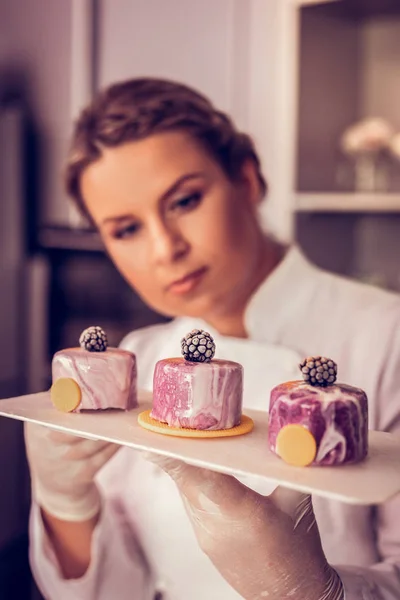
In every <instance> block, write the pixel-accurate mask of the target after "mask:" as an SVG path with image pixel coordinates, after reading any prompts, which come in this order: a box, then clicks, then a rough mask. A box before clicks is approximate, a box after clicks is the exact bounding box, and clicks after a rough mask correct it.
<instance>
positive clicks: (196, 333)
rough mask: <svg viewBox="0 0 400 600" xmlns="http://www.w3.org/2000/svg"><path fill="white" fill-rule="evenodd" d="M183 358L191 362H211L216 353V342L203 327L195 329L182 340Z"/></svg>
mask: <svg viewBox="0 0 400 600" xmlns="http://www.w3.org/2000/svg"><path fill="white" fill-rule="evenodd" d="M181 347H182V355H183V358H184V359H185V360H187V361H189V362H210V360H211V359H212V358H213V356H214V354H215V343H214V340H213V338H212V337H211V335H210V334H209V333H208V332H207V331H203V329H193V331H191V332H190V333H188V334H187V335H185V337H184V338H182V340H181Z"/></svg>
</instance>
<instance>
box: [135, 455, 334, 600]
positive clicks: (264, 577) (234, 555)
mask: <svg viewBox="0 0 400 600" xmlns="http://www.w3.org/2000/svg"><path fill="white" fill-rule="evenodd" d="M146 458H147V459H148V460H150V461H151V462H153V463H155V464H158V465H159V466H160V467H161V468H162V469H163V470H164V471H165V472H166V473H168V474H169V475H170V476H171V477H172V479H173V480H174V481H175V483H176V485H177V486H178V489H179V491H180V493H181V496H182V498H183V501H184V504H185V507H186V510H187V512H188V515H189V517H190V520H191V522H192V525H193V527H194V531H195V533H196V536H197V540H198V542H199V545H200V547H201V548H202V550H203V551H204V552H205V553H206V554H207V556H208V557H209V558H210V560H211V561H212V562H213V564H214V565H215V566H216V568H217V569H218V571H219V572H220V573H221V575H222V576H223V577H224V578H225V580H226V581H227V582H228V583H229V584H230V585H231V586H232V587H233V588H234V589H235V590H236V591H237V592H238V593H239V594H241V596H243V598H245V599H246V600H262V599H263V598H268V600H284V599H285V598H288V599H290V600H293V599H294V598H296V599H298V600H300V599H301V600H303V599H304V600H305V599H307V600H342V598H343V595H344V594H343V589H342V583H341V581H340V579H339V576H338V575H337V573H336V571H335V570H334V569H333V568H332V567H330V565H329V564H328V562H327V560H326V558H325V556H324V553H323V550H322V546H321V541H320V536H319V532H318V528H317V524H316V521H315V517H314V512H313V509H312V504H311V497H310V496H307V495H304V494H301V493H298V492H293V491H291V490H287V489H284V488H281V487H278V488H277V489H276V490H275V491H274V492H273V493H272V494H271V495H270V496H262V495H260V494H258V493H256V492H254V491H253V490H251V489H250V488H248V487H246V486H245V485H243V484H242V483H240V482H239V481H238V480H237V479H235V478H234V477H231V476H228V475H222V474H221V473H215V472H213V471H208V470H205V469H200V468H197V467H192V466H190V465H187V464H185V463H183V462H180V461H177V460H174V459H170V458H164V457H160V456H156V455H154V454H150V455H146Z"/></svg>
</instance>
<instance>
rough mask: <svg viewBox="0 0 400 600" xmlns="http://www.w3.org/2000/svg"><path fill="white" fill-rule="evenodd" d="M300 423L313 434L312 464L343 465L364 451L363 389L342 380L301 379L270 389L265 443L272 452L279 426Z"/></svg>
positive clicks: (365, 416)
mask: <svg viewBox="0 0 400 600" xmlns="http://www.w3.org/2000/svg"><path fill="white" fill-rule="evenodd" d="M289 424H300V425H304V427H306V428H307V429H308V430H309V431H310V432H311V433H312V434H313V436H314V438H315V441H316V444H317V454H316V457H315V460H314V461H313V463H312V464H314V465H343V464H346V463H355V462H359V461H361V460H363V459H364V458H365V457H366V455H367V452H368V401H367V396H366V394H365V393H364V392H363V390H361V389H359V388H355V387H352V386H349V385H344V384H334V385H327V386H326V387H323V386H317V385H310V384H309V383H306V382H305V381H292V382H287V383H282V384H281V385H278V386H277V387H275V388H274V389H273V390H272V391H271V398H270V406H269V432H268V437H269V446H270V448H271V450H272V451H273V452H275V453H276V439H277V435H278V433H279V431H280V430H281V428H282V427H284V426H285V425H289Z"/></svg>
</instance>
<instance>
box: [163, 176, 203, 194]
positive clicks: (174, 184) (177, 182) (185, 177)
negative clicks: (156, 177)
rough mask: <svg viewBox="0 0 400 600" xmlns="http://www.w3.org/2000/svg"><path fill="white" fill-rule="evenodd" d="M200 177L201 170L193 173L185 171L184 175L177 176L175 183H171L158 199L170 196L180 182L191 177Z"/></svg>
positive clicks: (178, 186)
mask: <svg viewBox="0 0 400 600" xmlns="http://www.w3.org/2000/svg"><path fill="white" fill-rule="evenodd" d="M200 177H204V173H202V172H201V171H196V172H194V173H186V175H182V177H179V179H177V180H176V181H175V183H173V184H172V185H171V187H169V188H168V189H167V191H166V192H164V193H163V194H162V195H161V197H160V200H161V201H162V200H166V199H167V198H169V196H172V194H173V193H174V192H176V190H177V189H179V188H180V186H181V185H182V183H185V182H186V181H190V180H191V179H199V178H200Z"/></svg>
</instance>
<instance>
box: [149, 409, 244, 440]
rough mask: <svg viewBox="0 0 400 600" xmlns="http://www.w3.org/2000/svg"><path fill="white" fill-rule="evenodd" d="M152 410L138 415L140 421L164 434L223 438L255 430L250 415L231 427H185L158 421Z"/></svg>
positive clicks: (154, 430) (155, 431)
mask: <svg viewBox="0 0 400 600" xmlns="http://www.w3.org/2000/svg"><path fill="white" fill-rule="evenodd" d="M150 413H151V410H145V411H143V412H141V413H140V414H139V416H138V423H139V425H141V427H143V428H144V429H148V430H149V431H153V432H154V433H161V434H163V435H172V436H176V437H186V438H188V437H190V438H221V437H234V436H237V435H244V434H245V433H250V431H252V430H253V427H254V422H253V420H252V419H250V417H246V415H242V418H241V421H240V423H239V425H237V426H236V427H232V428H231V429H212V430H209V429H184V428H180V427H170V426H169V425H167V424H166V423H161V421H156V419H153V418H152V417H151V416H150Z"/></svg>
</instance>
